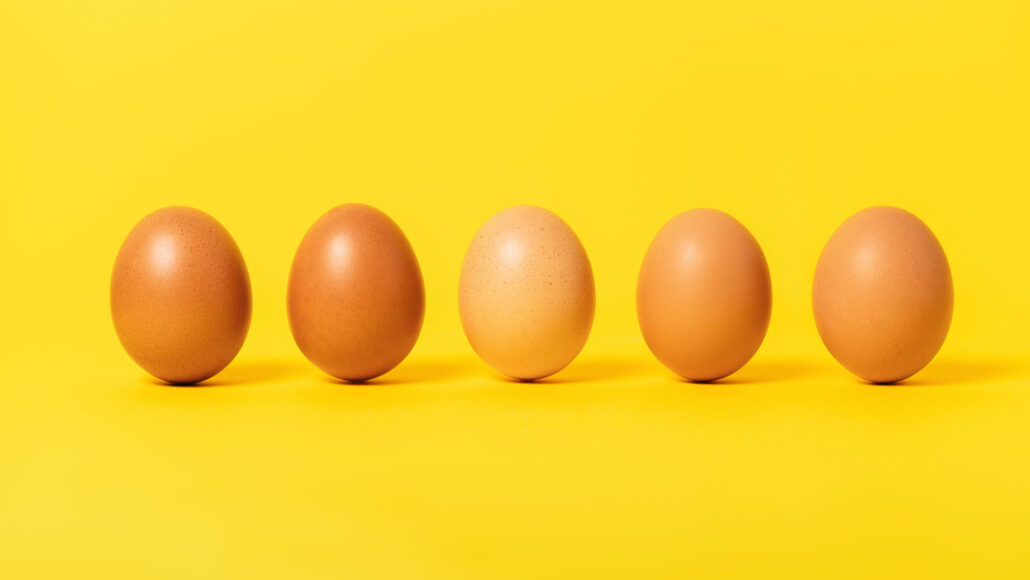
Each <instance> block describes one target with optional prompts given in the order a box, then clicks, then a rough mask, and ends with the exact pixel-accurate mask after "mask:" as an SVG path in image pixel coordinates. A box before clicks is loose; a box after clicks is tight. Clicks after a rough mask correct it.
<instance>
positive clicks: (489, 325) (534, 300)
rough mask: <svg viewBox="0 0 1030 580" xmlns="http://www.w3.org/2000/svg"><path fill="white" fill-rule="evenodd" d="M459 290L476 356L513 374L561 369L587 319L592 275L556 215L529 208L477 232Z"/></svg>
mask: <svg viewBox="0 0 1030 580" xmlns="http://www.w3.org/2000/svg"><path fill="white" fill-rule="evenodd" d="M458 295H459V312H460V315H461V323H462V327H463V328H464V330H465V335H466V336H467V337H468V340H469V343H470V344H471V345H472V348H473V349H474V350H475V351H476V354H478V355H479V356H480V358H482V359H483V360H484V361H486V363H487V364H489V365H490V366H491V367H493V368H494V369H496V370H497V371H498V372H500V373H502V374H505V375H508V376H509V377H512V378H515V379H520V380H533V379H540V378H543V377H546V376H549V375H552V374H554V373H556V372H558V371H560V370H561V369H563V368H565V367H566V366H567V365H568V364H569V363H570V362H572V360H573V359H575V358H576V355H578V354H579V352H580V350H582V348H583V345H584V344H585V343H586V340H587V337H588V336H589V334H590V327H591V325H592V324H593V320H594V300H595V298H594V275H593V271H592V270H591V268H590V260H589V259H588V258H587V254H586V250H584V249H583V244H582V243H580V241H579V238H578V237H576V234H575V232H573V231H572V228H570V227H569V226H568V225H567V224H566V223H565V222H564V221H562V219H561V218H559V217H558V216H557V215H555V214H553V213H551V212H550V211H547V210H545V209H542V208H539V207H535V206H528V205H524V206H517V207H512V208H508V209H506V210H504V211H501V212H500V213H498V214H496V215H494V216H493V217H491V218H490V219H489V220H488V221H487V222H486V223H485V224H483V227H482V228H480V229H479V231H478V232H476V235H475V238H474V239H473V240H472V243H471V244H470V245H469V249H468V252H467V253H466V254H465V261H464V263H463V264H462V269H461V278H460V281H459V288H458Z"/></svg>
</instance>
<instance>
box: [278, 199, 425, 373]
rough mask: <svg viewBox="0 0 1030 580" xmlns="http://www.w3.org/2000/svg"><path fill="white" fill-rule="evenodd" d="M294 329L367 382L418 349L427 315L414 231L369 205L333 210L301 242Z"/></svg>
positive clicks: (326, 358) (315, 353) (318, 357)
mask: <svg viewBox="0 0 1030 580" xmlns="http://www.w3.org/2000/svg"><path fill="white" fill-rule="evenodd" d="M287 294H288V296H287V311H288V315H289V321H290V330H291V331H292V332H293V338H294V340H295V341H296V342H297V346H298V347H299V348H300V350H301V352H303V353H304V356H306V357H307V358H308V360H310V361H311V362H312V363H313V364H314V365H315V366H317V367H318V368H320V369H322V370H323V371H325V372H326V373H328V374H330V375H332V376H334V377H336V378H339V379H343V380H347V381H365V380H369V379H372V378H375V377H377V376H379V375H382V374H383V373H386V372H387V371H389V370H390V369H392V368H394V367H395V366H397V365H398V364H400V362H401V361H402V360H404V358H405V357H406V356H408V353H409V352H411V349H412V347H414V346H415V342H416V341H417V340H418V336H419V333H420V332H421V330H422V321H423V319H424V317H425V302H426V300H425V288H424V286H423V282H422V270H421V269H420V268H419V264H418V259H417V258H416V257H415V251H414V250H413V249H412V247H411V244H410V243H409V242H408V238H407V237H405V235H404V232H402V231H401V229H400V227H398V226H397V224H396V223H394V222H393V220H391V219H390V218H389V217H388V216H387V215H386V214H385V213H383V212H381V211H379V210H378V209H376V208H374V207H371V206H368V205H363V204H356V203H352V204H347V205H341V206H339V207H337V208H335V209H332V210H330V211H329V212H328V213H326V214H325V215H323V216H322V217H321V218H319V219H318V221H316V222H315V224H314V225H313V226H311V229H310V230H308V232H307V234H306V235H305V236H304V239H303V240H302V241H301V243H300V247H299V248H298V249H297V254H296V256H295V257H294V260H293V266H292V268H291V270H290V279H289V285H288V290H287Z"/></svg>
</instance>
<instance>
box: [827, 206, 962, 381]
mask: <svg viewBox="0 0 1030 580" xmlns="http://www.w3.org/2000/svg"><path fill="white" fill-rule="evenodd" d="M953 302H954V297H953V289H952V281H951V269H950V267H949V266H948V259H947V257H946V256H945V255H944V249H943V248H942V247H941V244H940V242H938V241H937V238H936V237H935V236H934V234H933V232H931V231H930V228H928V227H927V226H926V224H924V223H923V222H922V221H920V220H919V218H917V217H916V216H914V215H912V214H911V213H909V212H907V211H905V210H902V209H898V208H895V207H874V208H869V209H866V210H863V211H860V212H858V213H857V214H855V215H853V216H851V217H850V218H848V220H847V221H845V222H844V223H843V224H842V225H841V226H840V227H839V228H838V229H837V231H836V232H834V234H833V236H831V237H830V240H829V241H828V242H827V243H826V247H825V248H824V249H823V252H822V254H821V255H820V256H819V262H818V264H817V265H816V271H815V282H814V284H813V287H812V308H813V311H814V314H815V323H816V327H817V328H818V330H819V336H820V337H821V338H822V340H823V343H824V344H825V345H826V348H827V349H828V350H829V351H830V354H832V355H833V357H834V358H835V359H837V361H838V362H840V364H841V365H843V366H844V367H845V368H846V369H848V370H849V371H851V372H852V373H854V374H856V375H858V376H859V377H861V378H863V379H866V380H867V381H870V382H874V383H893V382H897V381H901V380H903V379H905V378H907V377H910V376H912V375H913V374H915V373H917V372H919V370H920V369H922V368H923V367H925V366H926V365H927V364H928V363H929V362H930V361H931V360H932V359H933V357H934V356H935V355H936V354H937V351H938V350H940V348H941V345H942V344H944V338H945V337H946V336H947V334H948V327H949V326H950V325H951V314H952V307H953Z"/></svg>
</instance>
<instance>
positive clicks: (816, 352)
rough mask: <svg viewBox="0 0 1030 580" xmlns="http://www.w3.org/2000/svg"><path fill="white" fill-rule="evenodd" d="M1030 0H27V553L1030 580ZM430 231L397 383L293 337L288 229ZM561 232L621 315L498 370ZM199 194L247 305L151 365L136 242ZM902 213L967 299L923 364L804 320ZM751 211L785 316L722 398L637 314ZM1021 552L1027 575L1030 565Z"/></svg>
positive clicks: (213, 561)
mask: <svg viewBox="0 0 1030 580" xmlns="http://www.w3.org/2000/svg"><path fill="white" fill-rule="evenodd" d="M1028 24H1030V11H1028V5H1027V3H1026V2H1023V1H1021V0H1011V1H1004V0H902V1H897V0H873V1H870V0H846V1H842V2H830V1H826V2H822V1H803V0H794V1H785V2H763V1H760V0H752V1H749V0H730V1H728V2H700V1H698V2H632V1H627V2H592V1H584V2H553V1H535V0H533V1H526V0H522V1H517V2H507V1H487V0H480V1H447V2H395V1H372V2H297V1H294V0H274V1H260V0H258V1H254V2H235V1H221V0H217V1H212V0H184V1H176V2H139V1H127V0H121V1H118V0H94V1H89V2H74V1H54V2H39V1H35V0H7V1H5V2H3V3H0V247H2V248H3V250H2V255H3V260H2V262H0V263H2V268H3V270H2V272H3V275H2V279H3V284H0V305H2V306H0V307H2V310H0V315H2V318H0V328H2V340H3V343H2V344H0V347H2V352H3V357H4V362H3V368H4V371H5V373H4V379H3V386H2V395H0V576H3V577H10V578H22V577H33V576H43V577H45V576H49V575H53V576H60V577H67V576H70V575H74V576H82V575H86V576H89V575H102V576H104V577H111V576H125V577H133V578H136V577H176V578H181V577H183V576H187V575H189V576H195V575H207V576H210V577H219V578H223V577H226V576H235V575H239V576H242V575H248V576H264V575H268V576H278V577H320V576H324V577H405V578H430V577H437V578H455V577H478V578H500V577H545V576H554V577H569V576H578V575H584V576H586V575H589V576H592V577H623V578H625V577H637V576H640V575H647V576H670V577H672V576H676V577H679V576H683V575H687V574H693V573H705V574H708V573H718V574H730V573H736V574H740V575H742V576H751V577H753V576H755V575H758V574H768V573H786V572H792V573H796V574H812V575H829V576H840V575H855V576H865V577H868V576H871V575H875V574H886V575H891V576H893V575H903V574H909V575H925V576H941V575H950V574H956V575H987V576H990V575H994V574H996V573H1003V572H1005V573H1010V574H1013V575H1017V573H1018V572H1019V571H1020V568H1022V567H1023V566H1024V565H1025V564H1027V562H1028V559H1030V556H1028V553H1030V535H1028V533H1027V524H1026V522H1027V520H1028V518H1030V486H1028V484H1030V467H1028V465H1027V457H1028V452H1027V449H1028V446H1030V394H1028V393H1030V390H1028V389H1030V368H1028V364H1027V362H1026V361H1027V360H1028V358H1027V357H1028V355H1030V333H1028V332H1027V326H1028V324H1030V306H1028V299H1027V297H1028V293H1030V274H1028V265H1030V264H1028V259H1027V254H1028V250H1030V243H1028V230H1030V228H1028V223H1027V222H1028V212H1030V201H1027V192H1028V191H1030V188H1028V186H1030V175H1028V172H1027V167H1028V165H1027V154H1028V147H1027V134H1028V132H1030V131H1028V130H1030V114H1028V107H1027V102H1030V81H1028V73H1030V66H1028V57H1030V40H1028V39H1030V36H1028ZM352 201H360V202H365V203H369V204H372V205H375V206H378V207H379V208H381V209H382V210H384V211H386V212H387V213H388V214H389V215H391V216H392V217H393V218H394V219H395V220H396V221H397V222H398V224H399V225H400V226H401V227H402V228H403V229H404V231H405V232H406V233H407V235H408V236H409V238H410V240H411V242H412V244H413V246H414V248H415V251H416V253H417V254H418V257H419V260H420V261H421V264H422V268H423V272H424V275H425V279H426V289H427V300H428V310H427V315H426V325H425V328H424V331H423V334H422V337H421V339H420V341H419V343H418V344H417V346H416V347H415V350H414V351H413V352H412V354H411V356H410V357H409V358H408V360H406V361H405V362H404V363H403V364H402V365H401V366H400V367H398V368H397V369H396V370H395V371H394V372H391V373H390V374H388V375H386V376H384V377H383V378H382V380H380V381H376V384H372V385H367V386H348V385H341V384H338V383H334V382H332V381H330V380H328V379H327V377H326V376H324V375H322V374H320V373H319V372H318V371H317V370H316V369H315V368H314V367H313V366H312V365H310V364H308V363H307V361H306V360H304V358H303V357H302V355H301V354H300V352H299V351H298V350H297V348H296V347H295V345H294V344H293V341H292V338H291V336H290V333H289V329H288V326H287V321H286V311H285V290H286V280H287V273H288V270H289V265H290V261H291V259H292V256H293V252H294V251H295V250H296V248H297V245H298V244H299V242H300V239H301V237H302V236H303V234H304V232H305V231H306V230H307V228H308V227H309V226H310V225H311V224H312V223H313V222H314V221H315V219H316V218H318V216H319V215H321V214H322V213H323V212H325V211H326V210H328V209H329V208H331V207H333V206H335V205H337V204H341V203H345V202H352ZM519 203H533V204H538V205H541V206H544V207H547V208H549V209H551V210H553V211H555V212H556V213H558V214H559V215H561V216H562V217H563V218H564V219H565V220H566V221H567V222H568V223H569V224H570V225H571V226H572V227H573V229H575V230H576V232H577V233H578V234H579V236H580V237H581V239H582V241H583V243H584V245H585V247H586V249H587V252H588V254H589V256H590V258H591V260H592V263H593V266H594V270H595V275H596V280H597V304H598V310H597V318H596V323H595V326H594V332H593V334H592V336H591V338H590V340H589V342H588V343H587V346H586V348H585V349H584V351H583V353H582V354H581V355H580V357H579V358H578V359H577V360H576V361H575V362H574V363H573V364H572V366H570V367H569V368H568V369H567V370H566V371H564V372H562V373H560V374H558V375H556V376H555V377H554V378H553V380H550V381H546V382H545V383H543V384H536V385H530V384H515V383H510V382H507V381H504V380H502V379H501V378H500V377H499V376H498V375H496V374H494V373H493V372H492V371H491V370H490V369H489V368H488V367H487V366H486V365H485V364H483V363H482V362H480V361H479V360H478V359H477V358H476V357H475V355H474V354H473V353H472V351H471V349H470V348H469V346H468V344H467V343H466V342H465V339H464V336H463V335H462V332H461V328H460V324H459V321H458V314H457V280H458V273H459V270H460V265H461V260H462V257H463V254H464V251H465V248H466V246H467V244H468V242H469V241H470V240H471V238H472V235H473V233H474V232H475V231H476V229H477V228H478V227H479V226H480V225H481V224H482V222H483V221H485V220H486V219H487V218H488V217H489V216H490V215H492V214H493V213H494V212H496V211H498V210H500V209H503V208H504V207H507V206H509V205H513V204H519ZM173 204H186V205H193V206H196V207H198V208H201V209H203V210H205V211H207V212H208V213H210V214H212V215H213V216H215V217H216V218H217V219H219V220H220V221H221V222H222V223H223V224H224V225H225V226H226V227H227V228H228V229H229V231H230V232H231V233H232V234H233V236H234V237H235V239H236V240H237V242H238V243H239V245H240V247H241V249H242V251H243V254H244V256H245V258H246V260H247V263H248V266H249V269H250V273H251V276H252V281H253V290H254V321H253V325H252V328H251V333H250V336H249V338H248V341H247V343H246V345H245V346H244V348H243V350H242V351H241V353H240V355H239V357H238V358H237V359H236V361H235V362H234V363H233V364H232V365H231V366H230V367H229V368H228V369H227V370H226V371H225V372H224V373H222V374H221V375H219V376H218V377H216V378H215V379H213V380H211V381H210V382H209V386H207V387H198V388H172V387H168V386H162V385H159V384H157V383H156V382H154V381H153V380H151V379H149V378H148V377H147V376H146V375H145V374H144V373H143V372H142V371H141V370H140V369H138V368H137V367H136V366H135V365H134V364H133V363H132V361H131V360H130V359H129V358H128V356H126V355H125V353H124V352H123V351H122V349H121V347H120V345H119V344H118V341H117V339H116V337H115V334H114V330H113V327H112V324H111V321H110V313H109V309H108V303H107V301H108V283H109V278H110V273H111V267H112V265H113V262H114V257H115V254H116V252H117V249H118V247H119V245H120V243H121V241H122V239H123V238H124V236H125V234H126V233H127V232H128V231H129V229H130V228H131V227H132V226H133V224H135V222H136V221H137V220H139V219H140V218H141V217H142V216H143V215H145V214H146V213H148V212H150V211H152V210H154V209H156V208H159V207H162V206H166V205H173ZM877 204H892V205H898V206H901V207H904V208H906V209H908V210H910V211H912V212H914V213H915V214H916V215H918V216H920V217H921V218H922V219H923V220H924V221H926V222H927V224H929V226H930V227H931V228H932V229H933V230H934V231H935V232H936V233H937V235H938V237H939V238H940V240H941V242H942V244H943V245H944V248H945V251H946V252H947V254H948V256H949V258H950V260H951V265H952V271H953V274H954V279H955V290H956V308H955V318H954V324H953V326H952V331H951V335H950V336H949V338H948V340H947V342H946V343H945V345H944V348H943V349H942V351H941V353H940V355H939V356H938V358H937V359H936V360H935V361H934V362H933V363H932V364H931V365H930V366H929V367H928V368H927V369H926V370H925V371H924V372H923V373H921V374H919V375H917V376H916V377H915V378H913V379H912V380H910V381H907V382H906V383H905V384H904V385H902V386H897V387H877V386H870V385H866V384H863V383H861V382H859V381H858V380H857V379H855V378H853V377H852V376H850V375H849V374H848V373H847V372H846V371H845V370H844V369H843V368H841V367H839V366H838V365H836V363H834V361H833V360H832V358H831V357H830V356H829V354H827V352H826V351H825V349H824V348H823V347H822V344H821V343H820V341H819V338H818V335H817V333H816V330H815V326H814V323H813V321H812V317H811V311H810V309H811V306H810V290H811V288H810V286H811V278H812V274H813V271H814V267H815V262H816V259H817V257H818V254H819V252H820V250H821V247H822V245H823V244H824V243H825V241H826V240H827V239H828V237H829V236H830V234H831V233H832V232H833V230H834V229H835V228H836V227H837V226H838V225H839V224H840V223H841V222H842V221H843V220H844V219H846V218H847V217H848V216H849V215H851V214H852V213H854V212H855V211H858V210H859V209H862V208H864V207H867V206H870V205H877ZM698 206H710V207H716V208H719V209H722V210H725V211H727V212H729V213H731V214H732V215H734V216H735V217H737V218H738V219H739V220H741V221H742V222H743V223H744V224H745V225H747V226H748V227H749V228H750V229H751V231H752V232H753V233H754V234H755V236H756V237H757V239H758V240H759V242H760V243H761V244H762V246H763V248H764V250H765V252H766V255H767V257H768V260H769V264H770V268H771V272H772V279H773V291H774V309H773V315H772V323H771V326H770V329H769V334H768V336H767V338H766V341H765V344H764V345H763V347H762V348H761V350H760V351H759V353H758V355H757V356H756V358H755V359H754V360H753V361H752V362H751V364H750V365H748V366H747V367H745V369H744V370H742V371H741V372H740V373H738V374H737V375H734V376H733V377H731V378H730V379H729V380H727V381H725V382H724V383H723V384H717V385H692V384H687V383H684V382H681V381H677V380H675V378H674V377H673V376H672V375H671V373H669V372H668V371H666V370H665V369H664V368H663V367H661V366H660V365H659V364H658V363H657V362H656V361H655V360H654V359H653V358H652V357H651V356H650V354H649V353H648V351H647V349H646V346H645V345H644V343H643V341H642V339H641V338H640V335H639V332H638V329H637V327H636V320H635V313H634V303H633V302H634V286H635V283H636V275H637V269H638V267H639V263H640V259H641V258H642V256H643V253H644V250H645V249H646V247H647V245H648V243H649V242H650V240H651V238H652V236H653V235H654V234H655V233H656V232H657V231H658V228H659V227H661V225H662V224H664V223H665V222H666V221H667V220H668V219H669V218H670V217H672V216H673V215H675V214H676V213H678V212H681V211H684V210H686V209H689V208H692V207H698ZM1023 571H1024V572H1025V570H1023Z"/></svg>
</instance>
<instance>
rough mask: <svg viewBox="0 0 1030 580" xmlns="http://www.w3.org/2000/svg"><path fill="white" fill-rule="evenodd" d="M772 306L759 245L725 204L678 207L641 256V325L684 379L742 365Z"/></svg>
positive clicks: (661, 358)
mask: <svg viewBox="0 0 1030 580" xmlns="http://www.w3.org/2000/svg"><path fill="white" fill-rule="evenodd" d="M771 308H772V290H771V284H770V280H769V267H768V265H767V264H766V261H765V255H764V254H763V253H762V248H761V247H759V246H758V242H757V241H755V238H754V237H753V236H752V235H751V233H750V232H748V231H747V228H745V227H744V226H743V225H741V223H740V222H738V221H737V220H735V219H733V218H732V217H730V216H729V215H727V214H725V213H723V212H721V211H717V210H714V209H694V210H690V211H687V212H684V213H681V214H679V215H678V216H676V217H674V218H672V219H671V220H670V221H669V223H667V224H665V226H664V227H662V229H661V230H659V232H658V235H657V236H655V238H654V241H652V242H651V246H650V247H649V248H648V249H647V253H646V254H645V255H644V262H643V264H642V265H641V267H640V277H639V279H638V282H637V319H638V321H639V322H640V330H641V332H642V333H643V335H644V341H645V342H647V346H648V347H650V349H651V352H652V353H654V355H655V357H657V358H658V360H659V361H661V363H662V364H664V365H665V366H666V367H668V368H669V369H670V370H671V371H672V372H674V373H676V374H678V375H680V376H681V377H683V378H685V379H689V380H692V381H714V380H716V379H720V378H723V377H725V376H727V375H729V374H732V373H733V372H735V371H737V370H738V369H739V368H740V367H742V366H744V364H745V363H747V361H749V360H751V357H752V356H754V354H755V352H756V351H757V350H758V347H759V346H760V345H761V344H762V340H763V339H764V338H765V332H766V330H767V329H768V327H769V315H770V311H771Z"/></svg>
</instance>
